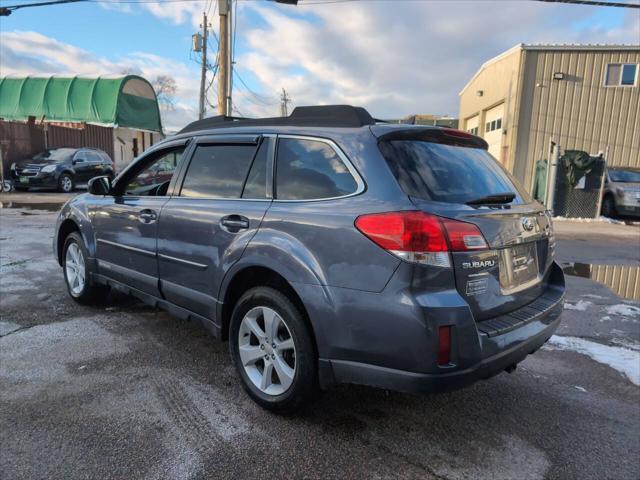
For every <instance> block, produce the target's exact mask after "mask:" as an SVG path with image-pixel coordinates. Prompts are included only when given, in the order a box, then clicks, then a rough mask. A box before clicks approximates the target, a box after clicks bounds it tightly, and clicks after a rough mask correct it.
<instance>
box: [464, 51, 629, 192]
mask: <svg viewBox="0 0 640 480" xmlns="http://www.w3.org/2000/svg"><path fill="white" fill-rule="evenodd" d="M639 70H640V45H524V44H520V45H516V46H515V47H513V48H511V49H510V50H508V51H506V52H504V53H502V54H501V55H498V56H497V57H495V58H492V59H491V60H489V61H488V62H486V63H485V64H484V65H482V67H481V68H480V70H478V72H477V73H476V74H475V75H474V76H473V78H471V80H470V81H469V82H468V83H467V84H466V85H465V87H464V88H463V89H462V91H461V92H460V128H461V129H462V130H466V131H468V132H471V133H474V134H477V135H480V136H481V137H483V138H484V139H485V140H486V141H487V142H488V143H489V150H490V152H491V153H492V154H493V155H494V156H495V157H496V158H497V159H498V160H500V161H501V162H502V164H503V165H504V166H505V167H507V168H508V169H509V170H510V171H511V172H513V173H514V175H515V176H516V177H517V178H518V179H519V180H520V181H521V182H523V184H524V185H525V186H527V187H528V188H530V187H531V185H532V179H533V174H534V169H535V162H536V161H537V160H539V159H542V158H548V152H549V145H550V142H551V141H553V142H555V143H557V144H558V145H560V146H561V148H562V149H565V150H568V149H575V150H584V151H586V152H588V153H591V154H597V153H600V152H604V153H606V157H607V162H608V164H609V165H623V166H634V167H640V88H639V87H638V81H639V72H638V71H639Z"/></svg>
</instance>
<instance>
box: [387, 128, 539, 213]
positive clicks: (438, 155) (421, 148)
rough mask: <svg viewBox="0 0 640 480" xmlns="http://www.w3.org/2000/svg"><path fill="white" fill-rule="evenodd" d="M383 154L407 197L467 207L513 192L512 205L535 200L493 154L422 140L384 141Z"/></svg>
mask: <svg viewBox="0 0 640 480" xmlns="http://www.w3.org/2000/svg"><path fill="white" fill-rule="evenodd" d="M380 150H381V152H382V154H383V155H384V157H385V158H386V160H387V163H388V164H389V167H390V168H391V171H392V172H393V174H394V175H395V177H396V179H397V180H398V183H399V184H400V186H401V187H402V189H403V190H404V191H405V193H407V195H409V196H412V197H416V198H422V199H426V200H432V201H436V202H446V203H467V202H469V201H472V200H476V199H479V198H482V197H486V196H490V195H497V194H502V193H508V192H512V193H514V194H515V198H514V199H513V201H512V202H510V203H511V204H522V203H525V202H526V203H529V202H531V201H532V199H531V198H530V197H529V195H528V194H527V193H526V192H524V191H523V190H522V188H520V187H519V186H518V185H517V182H516V180H515V179H513V178H512V177H511V176H510V175H509V173H508V172H507V171H506V170H504V169H503V168H502V167H501V166H500V165H499V164H498V162H496V161H495V159H494V158H493V157H492V156H491V155H489V153H488V152H487V151H486V150H484V149H481V148H468V147H458V146H452V145H446V144H440V143H432V142H427V141H421V140H400V141H382V142H380Z"/></svg>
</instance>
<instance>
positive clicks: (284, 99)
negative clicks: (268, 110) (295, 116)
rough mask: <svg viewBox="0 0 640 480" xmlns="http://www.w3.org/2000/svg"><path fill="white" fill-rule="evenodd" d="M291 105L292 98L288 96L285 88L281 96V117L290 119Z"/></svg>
mask: <svg viewBox="0 0 640 480" xmlns="http://www.w3.org/2000/svg"><path fill="white" fill-rule="evenodd" d="M289 103H291V98H290V97H289V95H287V91H286V90H285V89H284V88H283V89H282V95H280V116H281V117H288V116H289Z"/></svg>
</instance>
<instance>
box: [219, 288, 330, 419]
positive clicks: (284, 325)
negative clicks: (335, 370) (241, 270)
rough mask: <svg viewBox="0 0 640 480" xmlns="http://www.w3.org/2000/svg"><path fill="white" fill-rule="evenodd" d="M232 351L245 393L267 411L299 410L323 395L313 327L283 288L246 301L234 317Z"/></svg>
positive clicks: (253, 292) (254, 293)
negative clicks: (318, 394) (319, 379)
mask: <svg viewBox="0 0 640 480" xmlns="http://www.w3.org/2000/svg"><path fill="white" fill-rule="evenodd" d="M229 348H230V351H231V357H232V359H233V362H234V364H235V366H236V370H237V372H238V375H239V376H240V379H241V381H242V384H243V387H244V389H245V390H246V392H247V393H248V394H249V396H250V397H251V398H252V399H253V400H254V401H255V402H256V403H258V404H259V405H260V406H262V407H263V408H266V409H268V410H272V411H277V412H288V411H293V410H296V409H298V408H300V407H302V406H304V405H305V404H307V403H308V402H309V401H310V400H311V399H312V398H313V397H314V396H315V395H316V393H317V392H318V373H317V363H318V362H317V356H316V353H315V348H314V342H313V338H312V334H311V331H310V328H309V326H308V324H307V322H306V321H305V317H304V315H303V314H302V312H300V311H299V310H298V308H296V306H295V305H294V303H293V302H292V301H291V300H290V299H289V298H288V297H287V296H286V295H284V294H283V293H282V292H280V291H278V290H275V289H273V288H270V287H256V288H252V289H250V290H248V291H247V292H245V294H244V295H242V297H240V299H239V300H238V302H237V303H236V305H235V307H234V309H233V314H232V316H231V324H230V328H229ZM241 350H242V351H241ZM267 357H268V358H267ZM265 378H266V380H265Z"/></svg>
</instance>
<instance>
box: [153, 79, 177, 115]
mask: <svg viewBox="0 0 640 480" xmlns="http://www.w3.org/2000/svg"><path fill="white" fill-rule="evenodd" d="M152 85H153V89H154V90H155V91H156V97H157V98H158V103H160V104H162V105H164V106H165V107H167V108H173V106H174V96H175V94H176V91H177V90H178V86H177V85H176V81H175V79H174V78H173V77H170V76H168V75H158V76H157V77H156V79H155V80H154V81H153V83H152Z"/></svg>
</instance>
